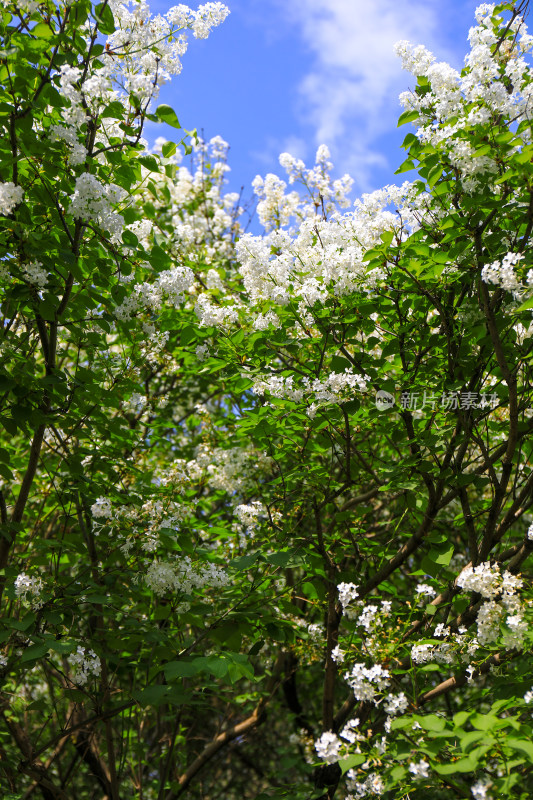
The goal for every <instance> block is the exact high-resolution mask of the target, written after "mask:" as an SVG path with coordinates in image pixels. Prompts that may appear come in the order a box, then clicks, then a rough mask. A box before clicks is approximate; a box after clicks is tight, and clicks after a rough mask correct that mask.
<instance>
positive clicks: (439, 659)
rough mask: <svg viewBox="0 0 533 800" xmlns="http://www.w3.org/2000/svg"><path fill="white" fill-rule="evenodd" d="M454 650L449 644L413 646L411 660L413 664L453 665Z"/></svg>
mask: <svg viewBox="0 0 533 800" xmlns="http://www.w3.org/2000/svg"><path fill="white" fill-rule="evenodd" d="M455 650H456V648H454V646H453V644H452V643H451V642H442V643H440V644H437V645H435V644H415V645H413V647H412V648H411V658H412V660H413V661H414V663H415V664H426V663H427V662H430V661H431V662H436V663H438V664H453V662H454V656H455Z"/></svg>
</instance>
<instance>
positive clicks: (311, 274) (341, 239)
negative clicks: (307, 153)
mask: <svg viewBox="0 0 533 800" xmlns="http://www.w3.org/2000/svg"><path fill="white" fill-rule="evenodd" d="M354 205H355V210H354V211H352V212H346V213H344V214H342V215H341V214H339V213H335V214H334V215H333V216H332V217H331V219H323V218H322V217H320V216H316V215H315V216H313V217H305V218H304V219H303V221H302V223H301V224H300V225H299V227H298V229H297V231H296V232H294V233H291V232H290V231H286V230H283V229H281V228H279V229H275V230H272V231H271V232H270V233H267V234H266V235H264V236H254V235H253V234H251V233H245V234H243V235H242V236H241V237H240V239H239V241H238V242H237V245H236V249H237V257H238V260H239V262H240V267H239V270H240V273H241V275H242V279H243V282H244V287H245V290H246V292H247V294H248V296H249V298H250V300H251V301H252V303H254V302H260V303H262V302H264V301H271V302H272V303H274V304H276V305H281V306H285V305H287V304H288V302H289V300H298V301H300V302H301V304H302V305H301V308H300V307H299V313H300V314H301V315H302V317H303V321H304V322H305V323H306V324H308V320H307V319H306V317H305V313H306V310H307V309H309V308H311V307H312V306H313V305H314V304H315V303H324V302H326V300H327V299H328V298H329V297H330V296H332V295H333V296H340V295H346V294H351V293H353V292H365V293H368V292H374V291H375V290H376V287H377V286H379V285H380V284H384V282H385V279H386V274H385V272H384V270H383V269H382V268H381V267H379V268H376V267H372V268H371V269H369V267H368V264H367V263H366V261H365V254H366V253H367V251H368V250H369V249H371V248H373V247H376V246H379V245H381V244H382V239H381V237H382V235H383V234H385V233H390V232H392V233H393V234H394V235H395V236H396V237H397V238H398V239H403V238H406V237H407V236H408V235H409V233H410V232H412V231H414V230H416V229H417V228H418V227H419V222H420V214H421V213H425V211H426V206H427V198H426V196H425V195H421V194H420V193H419V187H417V186H415V184H411V183H407V182H406V183H404V184H403V185H402V186H401V187H396V186H387V187H385V189H381V190H379V191H377V192H373V193H372V194H365V195H363V197H362V199H361V200H357V201H356V202H355V204H354ZM391 205H394V206H396V207H397V208H398V211H399V214H394V213H393V212H392V211H390V210H389V207H390V206H391ZM399 220H401V222H400V221H399Z"/></svg>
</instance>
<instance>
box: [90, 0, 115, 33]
mask: <svg viewBox="0 0 533 800" xmlns="http://www.w3.org/2000/svg"><path fill="white" fill-rule="evenodd" d="M94 15H95V17H96V21H97V22H98V28H99V30H100V32H101V33H105V34H106V35H107V36H109V35H110V34H111V33H114V32H115V20H114V18H113V12H112V11H111V8H110V7H109V6H108V5H107V4H106V3H100V4H99V5H97V6H96V7H95V9H94Z"/></svg>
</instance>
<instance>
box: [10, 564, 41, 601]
mask: <svg viewBox="0 0 533 800" xmlns="http://www.w3.org/2000/svg"><path fill="white" fill-rule="evenodd" d="M42 590H43V582H42V580H41V578H32V577H30V576H29V575H26V573H25V572H21V573H20V575H17V577H16V578H15V596H16V597H18V598H20V600H21V601H22V602H26V603H29V604H30V606H31V607H32V608H34V609H36V608H40V607H41V606H42V604H43V601H42V599H41V593H42Z"/></svg>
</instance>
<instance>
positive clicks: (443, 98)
mask: <svg viewBox="0 0 533 800" xmlns="http://www.w3.org/2000/svg"><path fill="white" fill-rule="evenodd" d="M494 9H495V7H494V6H493V5H488V4H485V3H484V4H482V5H481V6H479V8H478V10H477V12H476V19H477V21H478V25H477V26H476V27H473V28H471V29H470V33H469V37H468V38H469V41H470V45H471V51H470V53H469V54H468V55H467V57H466V59H465V64H466V69H465V70H464V71H463V73H462V75H460V74H459V73H458V72H457V70H455V69H453V68H452V67H450V65H449V64H446V63H436V62H435V58H434V56H433V54H432V53H430V52H429V51H428V50H426V48H425V47H423V46H421V45H418V46H416V47H415V46H413V45H411V44H409V43H408V42H405V41H402V42H398V44H397V45H396V52H397V54H398V55H399V56H400V57H401V59H402V64H403V67H404V69H406V70H408V71H409V72H411V73H412V74H413V75H415V76H417V77H425V78H426V79H427V80H428V81H429V84H430V87H431V88H430V91H429V92H426V93H423V94H417V93H415V92H403V93H402V94H401V95H400V101H401V103H402V105H403V106H404V107H405V108H406V109H407V110H414V111H416V112H418V114H419V122H420V127H419V129H418V132H417V136H418V138H419V139H420V140H421V141H422V142H424V143H429V144H431V145H432V146H433V147H435V148H436V149H437V150H440V151H444V152H445V153H447V155H448V158H449V160H450V162H451V164H452V165H453V166H454V167H456V168H457V169H458V170H459V172H460V174H461V178H462V183H463V187H464V188H465V190H466V191H475V189H476V188H477V186H478V185H479V182H480V176H482V175H483V174H485V175H487V174H488V175H490V174H494V173H496V172H497V171H498V166H497V163H496V160H495V159H494V158H493V157H492V156H491V154H490V152H489V151H483V152H474V151H473V149H472V147H471V145H470V143H469V142H468V141H467V140H466V137H465V132H468V130H469V129H470V128H471V127H472V126H473V125H486V124H488V123H490V122H491V120H493V119H494V120H495V119H501V117H502V116H505V115H509V116H510V118H511V119H512V120H513V122H519V121H520V120H521V119H524V118H525V119H530V118H531V98H532V96H533V87H532V84H531V79H530V68H529V66H528V64H527V62H526V60H525V58H524V55H525V54H526V53H528V52H531V50H532V48H533V37H532V36H530V35H529V34H528V33H527V26H526V25H525V23H524V20H523V18H522V17H520V16H517V17H516V18H515V19H514V20H513V22H512V23H510V26H509V27H510V30H511V31H512V32H513V33H514V38H513V41H512V43H511V42H510V41H509V40H506V42H505V46H503V47H500V48H497V47H495V45H496V42H497V40H498V37H499V35H500V33H499V32H498V31H499V26H500V25H501V24H502V18H501V16H496V17H493V13H494Z"/></svg>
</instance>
